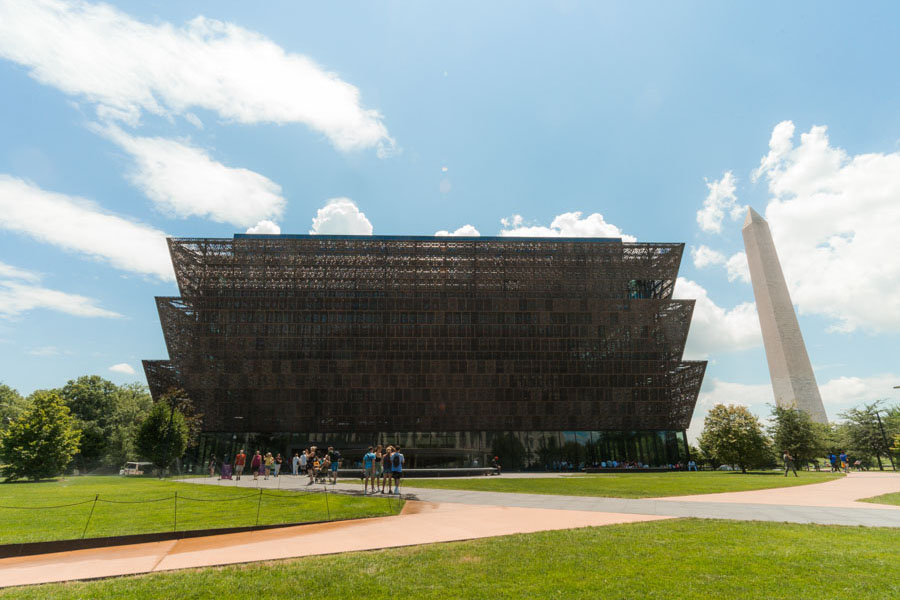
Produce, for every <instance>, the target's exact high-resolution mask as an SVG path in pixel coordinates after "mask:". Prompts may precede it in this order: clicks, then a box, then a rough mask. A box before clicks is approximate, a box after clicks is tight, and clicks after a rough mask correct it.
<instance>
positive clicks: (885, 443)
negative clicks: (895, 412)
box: [875, 410, 897, 471]
mask: <svg viewBox="0 0 900 600" xmlns="http://www.w3.org/2000/svg"><path fill="white" fill-rule="evenodd" d="M875 418H877V419H878V427H879V429H881V441H882V442H884V447H885V451H886V452H887V456H888V460H889V461H891V469H893V470H895V471H896V470H897V467H895V466H894V457H893V456H891V447H890V446H888V443H887V436H886V435H884V425H882V424H881V411H879V410H876V411H875ZM878 462H879V463H881V461H880V460H879V461H878Z"/></svg>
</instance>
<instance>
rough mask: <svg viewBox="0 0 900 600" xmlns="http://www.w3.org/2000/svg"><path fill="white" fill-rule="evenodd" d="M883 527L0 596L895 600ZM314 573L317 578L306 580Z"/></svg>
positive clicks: (657, 540) (544, 546)
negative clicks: (844, 599) (845, 599)
mask: <svg viewBox="0 0 900 600" xmlns="http://www.w3.org/2000/svg"><path fill="white" fill-rule="evenodd" d="M898 544H900V532H898V531H897V530H895V529H887V528H878V529H868V528H862V527H834V526H828V527H826V526H818V525H793V524H780V523H760V522H738V521H719V520H696V519H685V520H671V521H657V522H651V523H637V524H631V525H613V526H609V527H595V528H588V529H577V530H569V531H555V532H544V533H536V534H530V535H515V536H507V537H501V538H492V539H483V540H475V541H471V542H457V543H451V544H434V545H428V546H416V547H409V548H398V549H391V550H384V551H377V552H360V553H350V554H340V555H332V556H320V557H309V558H304V559H300V560H287V561H277V562H268V563H250V564H245V565H236V566H230V567H221V568H209V569H198V570H188V571H175V572H170V573H161V574H153V575H145V576H138V577H125V578H117V579H107V580H101V581H92V582H83V583H78V582H75V583H70V584H53V585H44V586H36V587H27V588H15V589H10V590H0V598H16V599H18V600H28V599H34V600H38V599H40V600H43V599H44V598H54V599H62V598H92V599H95V598H96V599H103V598H130V599H135V600H140V599H142V598H148V599H149V598H216V597H220V598H235V597H241V598H258V599H265V598H341V599H343V598H366V599H373V600H374V599H379V598H416V599H419V598H434V599H446V598H472V599H479V600H480V599H484V598H490V599H492V600H493V599H497V598H511V599H512V598H515V599H518V598H604V599H615V598H660V599H662V598H664V599H674V598H728V599H733V598H789V599H790V600H802V599H805V598H814V599H817V600H818V599H824V598H828V599H843V598H847V599H852V600H859V599H862V598H878V599H884V598H897V597H900V561H898V560H897V547H898ZM313 574H317V576H313Z"/></svg>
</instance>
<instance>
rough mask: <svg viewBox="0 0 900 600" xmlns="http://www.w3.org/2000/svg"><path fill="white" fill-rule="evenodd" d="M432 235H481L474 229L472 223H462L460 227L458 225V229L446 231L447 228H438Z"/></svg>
mask: <svg viewBox="0 0 900 600" xmlns="http://www.w3.org/2000/svg"><path fill="white" fill-rule="evenodd" d="M434 235H439V236H445V235H449V236H468V237H475V236H479V235H481V234H480V233H478V230H477V229H475V227H474V226H473V225H469V224H466V225H463V226H462V227H460V228H459V229H457V230H456V231H447V230H445V229H442V230H440V231H435V232H434Z"/></svg>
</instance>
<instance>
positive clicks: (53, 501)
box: [0, 476, 401, 544]
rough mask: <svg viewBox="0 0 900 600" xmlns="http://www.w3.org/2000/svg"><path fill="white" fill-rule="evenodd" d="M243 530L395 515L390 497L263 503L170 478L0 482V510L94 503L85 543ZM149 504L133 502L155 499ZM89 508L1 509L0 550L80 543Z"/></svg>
mask: <svg viewBox="0 0 900 600" xmlns="http://www.w3.org/2000/svg"><path fill="white" fill-rule="evenodd" d="M175 492H178V506H177V508H178V515H177V517H178V519H177V528H178V530H186V529H211V528H217V527H242V526H247V525H254V524H255V523H256V515H257V508H259V523H260V524H261V525H262V524H273V523H293V522H304V521H325V520H329V519H348V518H354V517H372V516H383V515H388V514H393V513H396V512H399V509H400V508H401V504H400V503H399V502H398V501H397V500H396V499H392V500H391V499H386V498H365V497H358V496H348V495H341V494H331V493H329V494H328V497H327V505H326V496H325V494H322V493H308V492H306V493H303V492H277V491H272V490H266V491H265V493H264V494H263V495H262V499H261V500H260V497H259V496H258V491H257V490H255V489H246V488H235V487H224V486H222V487H218V486H209V485H197V484H190V483H176V482H174V481H169V480H162V481H160V480H156V479H135V478H129V479H125V478H122V477H116V476H108V477H74V478H70V479H66V480H60V481H46V482H38V483H5V484H0V507H4V506H15V507H22V506H32V507H42V506H54V505H61V504H70V503H75V502H82V501H85V500H91V501H92V500H93V499H94V496H95V495H97V494H99V495H100V499H101V500H114V501H116V503H109V502H98V503H97V505H96V507H95V508H94V513H93V515H91V518H90V525H89V526H88V528H87V533H86V537H102V536H111V535H127V534H134V533H151V532H157V531H172V530H173V528H174V527H176V522H175V500H174V499H173V498H172V496H173V495H174V494H175ZM154 499H158V501H156V502H149V503H137V501H143V500H154ZM92 505H93V502H88V503H85V504H79V505H77V506H71V507H68V508H56V509H51V508H45V509H29V510H25V509H8V508H0V544H9V543H15V542H36V541H45V540H62V539H72V538H80V537H81V536H82V533H83V532H84V530H85V524H86V523H87V521H88V516H89V514H90V512H91V508H92Z"/></svg>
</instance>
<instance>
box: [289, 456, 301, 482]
mask: <svg viewBox="0 0 900 600" xmlns="http://www.w3.org/2000/svg"><path fill="white" fill-rule="evenodd" d="M299 469H300V455H299V454H297V453H296V452H294V458H292V459H291V475H293V476H294V477H296V476H297V471H298V470H299Z"/></svg>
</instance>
